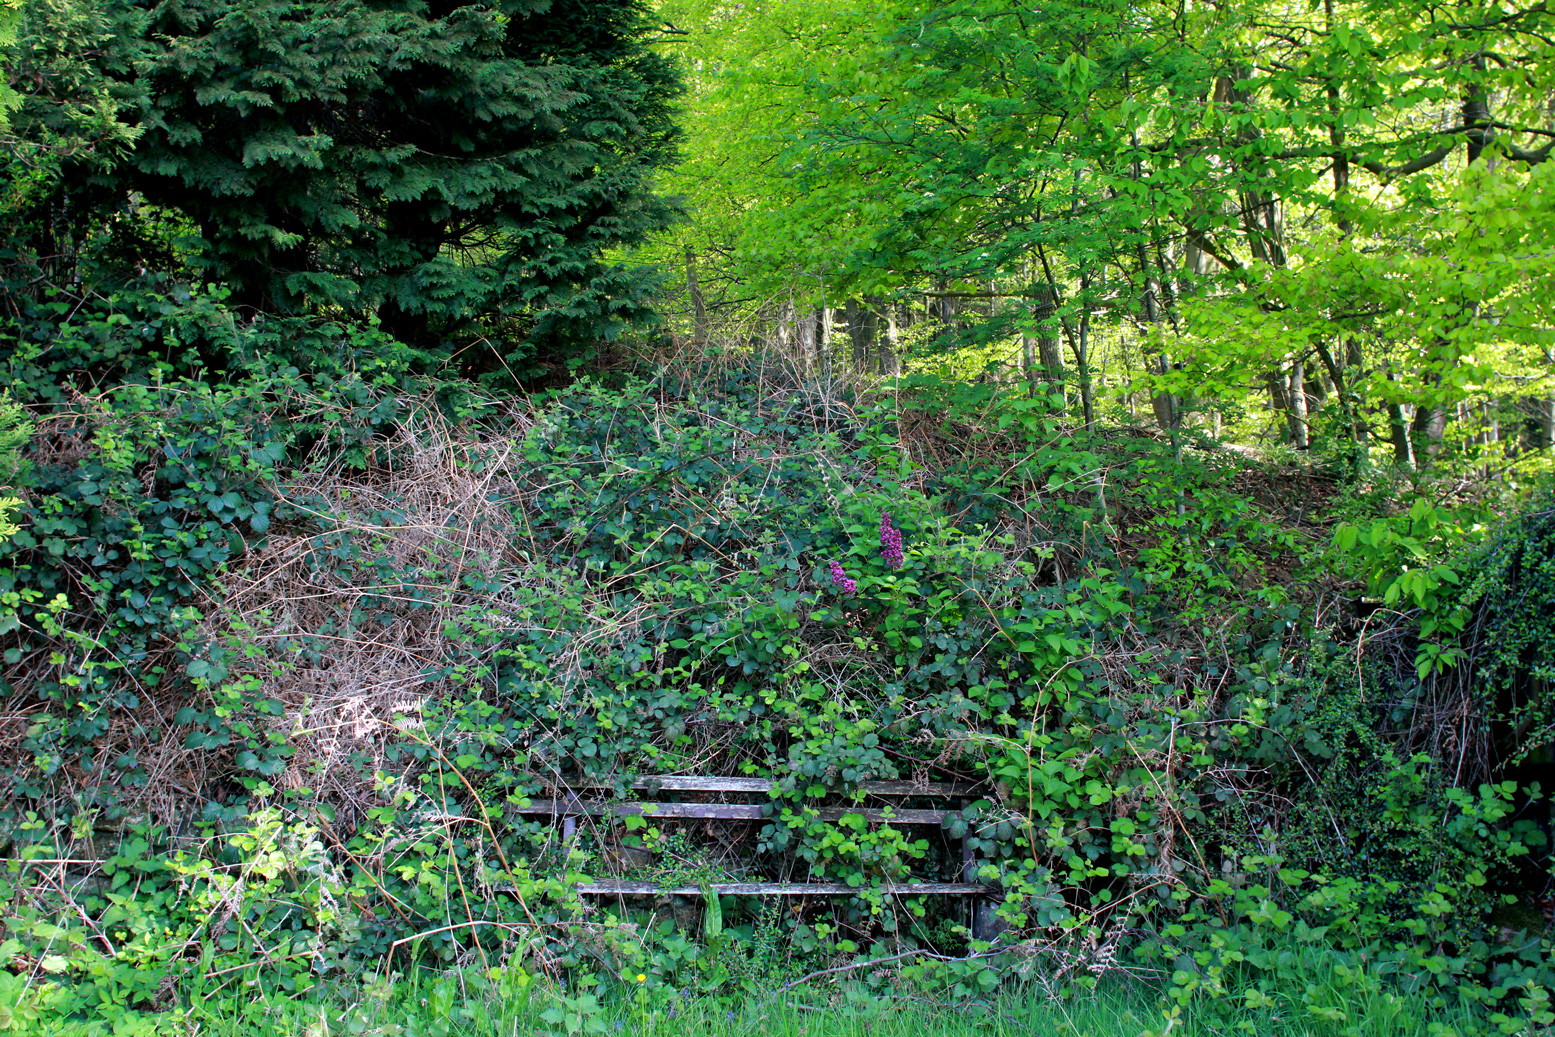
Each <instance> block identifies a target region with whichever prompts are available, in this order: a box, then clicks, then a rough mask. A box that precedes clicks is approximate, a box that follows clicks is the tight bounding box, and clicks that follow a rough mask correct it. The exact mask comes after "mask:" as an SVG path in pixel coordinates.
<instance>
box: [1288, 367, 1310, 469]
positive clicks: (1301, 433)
mask: <svg viewBox="0 0 1555 1037" xmlns="http://www.w3.org/2000/svg"><path fill="white" fill-rule="evenodd" d="M1290 437H1291V442H1292V443H1294V444H1295V447H1296V449H1297V450H1306V449H1307V448H1308V447H1310V446H1311V445H1312V441H1311V438H1310V436H1309V435H1308V425H1307V365H1306V364H1305V363H1304V362H1303V361H1301V360H1297V361H1295V362H1294V363H1293V364H1291V365H1290Z"/></svg>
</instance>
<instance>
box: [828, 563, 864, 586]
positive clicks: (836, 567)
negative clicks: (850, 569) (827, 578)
mask: <svg viewBox="0 0 1555 1037" xmlns="http://www.w3.org/2000/svg"><path fill="white" fill-rule="evenodd" d="M831 582H832V584H833V586H835V587H836V588H837V589H838V590H840V591H842V593H844V594H852V593H853V592H854V591H856V590H858V581H857V580H850V579H848V574H847V573H845V572H843V571H842V563H841V562H838V561H833V562H832V563H831Z"/></svg>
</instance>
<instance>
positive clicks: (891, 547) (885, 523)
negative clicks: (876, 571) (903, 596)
mask: <svg viewBox="0 0 1555 1037" xmlns="http://www.w3.org/2000/svg"><path fill="white" fill-rule="evenodd" d="M880 557H881V558H884V559H885V564H886V565H888V566H890V567H891V568H892V569H900V568H901V567H902V562H903V561H905V560H906V555H904V554H903V553H902V531H901V530H900V529H894V528H892V526H891V513H890V512H889V511H888V512H886V513H885V514H884V515H881V516H880Z"/></svg>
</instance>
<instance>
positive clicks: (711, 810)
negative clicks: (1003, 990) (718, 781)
mask: <svg viewBox="0 0 1555 1037" xmlns="http://www.w3.org/2000/svg"><path fill="white" fill-rule="evenodd" d="M782 805H783V804H781V803H779V804H774V805H772V806H764V805H762V804H759V803H604V802H600V801H599V800H582V799H536V800H533V801H532V802H531V803H530V804H529V806H527V807H519V808H518V812H519V813H520V814H564V815H565V814H587V815H590V816H593V817H600V816H604V815H606V814H613V815H615V816H616V817H630V816H634V815H641V816H643V817H716V818H722V819H724V820H728V821H779V820H781V818H780V817H779V816H778V815H777V813H776V812H775V810H776V807H780V806H782ZM816 813H818V814H819V815H820V819H821V820H822V821H840V820H842V819H843V818H844V817H863V818H864V819H865V820H866V821H871V822H879V823H881V824H899V825H937V824H941V823H943V822H944V820H945V818H946V817H948V816H950V815H952V814H958V813H960V811H956V810H881V809H874V808H868V807H821V808H820V809H819V810H817V811H816Z"/></svg>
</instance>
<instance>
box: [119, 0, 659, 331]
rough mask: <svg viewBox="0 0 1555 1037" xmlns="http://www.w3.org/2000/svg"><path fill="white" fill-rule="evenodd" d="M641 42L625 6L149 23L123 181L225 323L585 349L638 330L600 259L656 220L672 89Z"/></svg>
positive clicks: (202, 12) (633, 14) (423, 9)
mask: <svg viewBox="0 0 1555 1037" xmlns="http://www.w3.org/2000/svg"><path fill="white" fill-rule="evenodd" d="M643 29H644V12H643V9H642V6H641V4H640V3H638V2H637V0H606V2H588V3H582V2H558V3H552V2H547V0H509V2H504V3H500V4H493V5H486V4H474V3H456V4H439V5H428V4H423V3H416V2H411V3H406V2H374V3H356V2H341V0H323V2H319V3H306V4H296V3H289V2H279V0H218V2H215V3H197V4H188V3H160V4H156V5H150V6H148V20H147V22H146V27H145V33H146V40H147V41H148V42H147V45H146V47H145V49H144V51H143V54H142V56H141V58H140V60H139V61H138V62H137V68H136V83H137V85H138V86H140V87H141V88H142V89H144V91H145V99H144V102H143V104H144V113H143V116H142V118H143V120H144V126H145V135H144V137H143V139H142V140H141V141H140V142H139V144H138V146H137V148H136V150H135V157H134V173H133V174H132V175H130V176H128V177H126V181H125V182H126V184H127V185H130V186H133V187H134V188H135V189H136V190H138V191H140V192H141V193H142V194H144V195H145V197H146V198H148V199H150V200H151V201H153V202H155V203H158V204H162V205H165V206H168V207H173V208H178V209H180V210H181V211H183V212H185V213H187V214H188V215H189V217H190V218H191V219H192V220H193V221H194V222H195V224H196V225H197V226H198V227H199V230H200V234H201V237H202V239H203V247H202V252H201V256H200V260H199V262H200V263H202V265H204V266H205V267H206V269H207V270H208V272H209V273H210V274H211V275H212V276H215V277H218V278H220V279H221V280H223V281H225V282H227V283H228V284H230V285H232V286H233V289H234V292H235V299H236V301H237V302H238V303H239V304H240V305H243V306H251V307H253V308H254V309H255V310H258V311H261V312H267V313H296V312H299V311H301V310H304V309H307V308H310V307H316V306H334V307H340V308H342V309H345V310H346V311H348V312H358V313H361V312H376V313H377V315H378V316H379V317H380V318H381V319H382V320H383V322H384V327H385V328H386V330H388V331H389V332H390V333H391V334H393V335H395V336H397V337H399V338H401V339H403V340H405V341H407V342H412V343H415V344H421V345H425V344H428V343H436V342H439V341H441V339H442V338H443V336H445V335H454V334H458V333H461V332H462V333H463V334H464V335H465V336H467V337H466V339H465V341H461V342H460V343H459V345H460V346H466V345H468V344H469V339H470V338H473V337H475V332H474V331H473V330H472V326H473V323H474V321H475V319H476V318H477V317H482V318H485V319H487V320H492V319H502V318H506V319H507V320H508V323H507V325H506V327H505V328H503V330H504V331H505V333H506V334H507V335H508V336H509V337H512V338H519V339H528V340H530V341H534V340H538V339H547V338H549V339H553V340H559V341H561V342H564V343H567V344H571V345H574V346H576V345H580V344H582V343H584V342H587V341H588V340H589V339H591V338H592V337H594V336H596V335H601V334H604V333H605V329H606V328H607V327H608V325H609V324H610V322H612V321H614V320H617V319H620V318H634V319H635V318H640V317H642V316H644V310H643V306H644V304H643V300H642V294H641V290H642V285H641V284H640V283H639V282H637V281H635V280H634V279H632V278H630V277H628V276H627V275H625V274H624V273H623V272H622V271H620V270H617V269H613V268H611V267H609V266H607V265H605V264H604V263H602V262H601V259H600V253H601V251H602V250H603V249H605V248H607V247H609V246H612V245H617V244H621V243H631V242H635V241H639V240H641V239H642V237H643V235H645V234H646V233H647V232H648V231H650V230H654V229H656V228H658V227H660V226H663V225H664V223H665V222H666V221H667V220H668V218H669V216H670V210H669V209H668V208H667V207H666V206H665V205H664V204H663V203H661V202H659V201H657V200H655V199H654V198H652V197H651V195H650V194H649V187H650V185H649V177H650V175H651V174H652V172H653V170H654V169H655V168H656V167H657V166H659V165H661V164H663V163H664V162H666V161H667V160H668V159H669V158H670V157H671V154H672V152H671V143H672V141H673V138H674V128H673V124H672V122H671V120H670V101H671V99H672V98H673V97H674V95H675V92H676V79H675V74H674V71H673V69H672V68H671V66H670V65H669V64H668V63H667V62H666V61H664V60H663V59H661V58H659V57H657V56H655V55H654V54H652V53H651V52H650V51H648V50H647V48H646V47H645V46H644V44H643V42H642V33H643ZM510 348H511V347H503V348H502V349H501V350H500V351H501V352H508V351H509V349H510Z"/></svg>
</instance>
